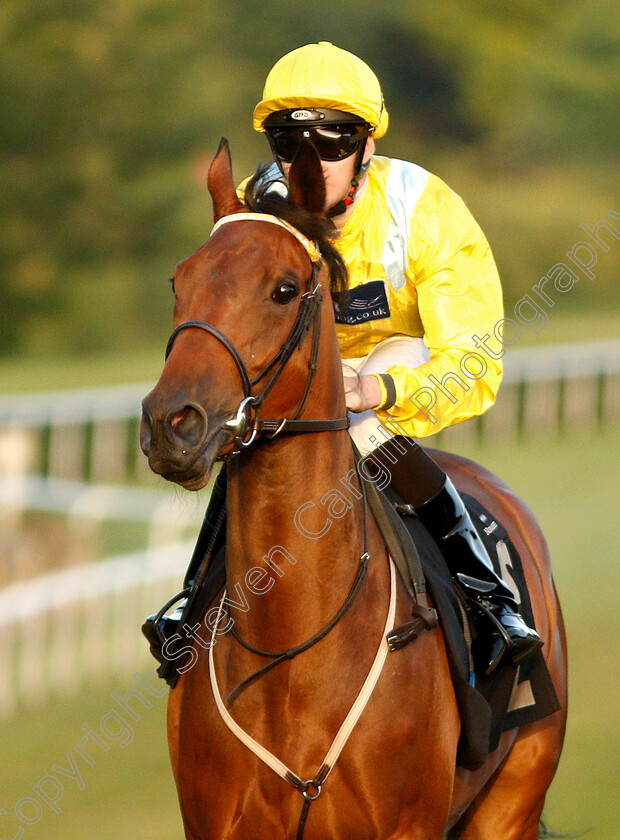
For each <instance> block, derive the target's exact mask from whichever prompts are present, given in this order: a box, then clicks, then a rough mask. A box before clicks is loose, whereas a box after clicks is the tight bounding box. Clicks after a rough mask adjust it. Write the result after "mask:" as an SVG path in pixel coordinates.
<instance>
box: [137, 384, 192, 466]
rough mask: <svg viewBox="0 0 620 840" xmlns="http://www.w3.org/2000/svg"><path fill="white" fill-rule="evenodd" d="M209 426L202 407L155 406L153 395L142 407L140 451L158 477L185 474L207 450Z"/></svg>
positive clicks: (187, 405)
mask: <svg viewBox="0 0 620 840" xmlns="http://www.w3.org/2000/svg"><path fill="white" fill-rule="evenodd" d="M208 428H209V423H208V420H207V415H206V412H205V410H204V409H203V408H202V406H200V405H198V404H197V403H187V404H185V405H181V406H177V407H175V408H173V409H166V408H165V407H159V406H157V405H156V400H155V399H153V398H152V393H151V394H149V396H148V397H146V399H145V400H144V401H143V403H142V420H141V423H140V447H141V449H142V451H143V452H144V454H145V455H146V456H147V458H148V459H149V466H150V468H151V469H152V470H153V472H156V473H158V474H159V475H164V476H166V475H177V474H184V473H186V472H188V471H189V470H191V467H192V465H193V464H194V463H195V461H196V460H197V459H198V457H199V456H200V455H201V454H202V452H203V451H204V449H205V444H206V439H207V432H208Z"/></svg>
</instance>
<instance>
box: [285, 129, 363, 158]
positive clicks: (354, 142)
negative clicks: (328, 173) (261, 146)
mask: <svg viewBox="0 0 620 840" xmlns="http://www.w3.org/2000/svg"><path fill="white" fill-rule="evenodd" d="M367 136H368V132H367V131H358V130H357V129H355V128H354V129H353V130H350V129H349V130H347V131H341V130H340V129H337V128H334V129H331V128H327V127H325V128H322V127H321V128H304V129H283V130H281V131H277V130H271V131H270V132H269V142H270V143H271V148H272V150H273V153H274V154H275V155H276V157H279V158H280V160H282V161H284V163H290V162H291V161H292V160H293V158H294V157H295V152H296V151H297V149H298V147H299V144H300V143H301V141H302V140H303V139H304V138H305V139H306V140H309V141H310V142H311V143H312V145H313V146H314V148H315V149H316V150H317V153H318V155H319V157H320V158H321V160H325V161H334V160H344V159H345V158H347V157H349V156H350V155H352V154H353V153H354V152H356V151H357V149H358V148H359V146H360V143H361V142H362V140H364V139H365V138H366V137H367Z"/></svg>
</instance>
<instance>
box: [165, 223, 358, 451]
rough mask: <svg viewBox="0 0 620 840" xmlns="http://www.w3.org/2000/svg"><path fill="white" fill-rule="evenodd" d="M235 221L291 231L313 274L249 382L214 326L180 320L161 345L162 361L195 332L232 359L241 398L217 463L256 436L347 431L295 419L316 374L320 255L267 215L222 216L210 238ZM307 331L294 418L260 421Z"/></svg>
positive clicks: (341, 424) (334, 423) (345, 421)
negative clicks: (230, 441)
mask: <svg viewBox="0 0 620 840" xmlns="http://www.w3.org/2000/svg"><path fill="white" fill-rule="evenodd" d="M235 221H262V222H270V223H271V224H275V225H278V226H279V227H282V228H284V229H285V230H287V231H288V232H289V233H291V234H292V235H293V236H294V237H295V238H296V239H297V240H298V241H299V242H300V243H301V244H302V245H303V246H304V248H305V249H306V252H307V253H308V256H309V257H310V260H311V261H312V272H311V274H310V277H309V278H308V281H307V283H306V288H305V291H304V293H303V294H302V296H301V301H300V304H299V309H298V311H297V317H296V319H295V323H294V324H293V326H292V328H291V331H290V333H289V335H288V338H287V339H286V341H285V342H284V344H283V345H282V346H281V347H280V349H279V350H278V352H277V353H276V354H275V355H274V356H273V358H272V359H271V360H270V361H269V362H268V363H267V364H266V365H265V367H264V368H263V369H262V371H261V372H260V373H259V374H258V376H257V377H256V378H255V379H251V378H250V374H249V372H248V369H247V367H246V365H245V362H244V361H243V359H242V358H241V355H240V354H239V351H238V350H237V348H236V347H235V345H234V344H233V343H232V341H231V340H230V339H229V338H228V336H226V335H224V333H223V332H222V331H221V330H219V329H218V328H217V327H214V326H213V324H209V323H207V322H206V321H184V322H183V323H182V324H179V325H178V326H177V327H175V329H174V330H173V331H172V334H171V336H170V338H169V339H168V345H167V347H166V359H167V358H168V356H169V355H170V352H171V351H172V347H173V345H174V342H175V340H176V338H177V336H178V335H179V333H180V332H182V331H183V330H187V329H190V328H192V329H200V330H204V332H207V333H209V335H212V336H213V337H214V338H216V339H217V340H218V341H219V342H220V344H222V345H223V346H224V347H225V348H226V350H227V351H228V353H229V354H230V355H231V356H232V359H233V361H234V362H235V364H236V366H237V370H238V371H239V376H240V377H241V382H242V385H243V394H244V397H243V399H242V400H241V402H240V403H239V407H238V409H237V411H236V413H235V414H234V416H233V417H232V418H231V419H230V420H228V421H226V423H225V424H224V427H225V428H226V429H227V430H228V431H229V432H231V434H232V435H233V438H234V442H235V447H236V448H235V449H234V450H233V452H231V453H229V454H227V455H224V456H220V458H219V459H218V460H226V459H228V458H231V457H233V456H234V455H238V454H239V453H240V452H241V451H242V450H243V449H247V447H248V446H251V445H252V444H253V443H254V442H255V441H256V439H257V438H258V437H259V436H261V435H262V436H264V437H269V438H274V437H275V436H276V435H279V434H282V433H294V434H297V433H301V432H328V431H339V430H342V429H348V427H349V418H348V417H340V418H337V419H333V420H299V419H298V417H299V415H300V414H301V412H302V411H303V408H304V405H305V404H306V400H307V398H308V394H309V393H310V387H311V385H312V380H313V379H314V375H315V373H316V370H317V361H318V353H319V343H320V337H321V303H322V300H323V293H322V290H321V283H320V281H319V279H318V276H319V268H320V265H321V255H320V253H319V251H318V248H317V247H316V245H315V244H314V243H313V242H311V241H310V240H309V239H307V238H306V237H305V236H304V235H303V234H302V233H300V231H298V230H297V228H294V227H293V226H292V225H289V224H288V222H285V221H284V220H283V219H279V218H278V217H277V216H272V215H270V214H267V213H233V214H231V215H230V216H224V217H222V218H221V219H219V221H218V222H217V223H216V224H215V225H214V227H213V230H212V232H211V236H213V234H214V233H215V231H216V230H218V229H219V228H220V227H221V226H222V225H224V224H227V223H228V222H235ZM310 329H312V348H311V351H310V361H309V364H308V378H307V379H306V386H305V389H304V393H303V395H302V398H301V400H300V402H299V405H298V406H297V409H296V411H295V414H294V415H293V417H292V418H290V419H288V418H281V419H265V418H261V417H259V411H260V408H261V406H262V404H263V402H264V401H265V398H266V397H267V394H268V393H269V392H270V391H271V389H272V388H273V386H274V385H275V384H276V382H277V381H278V379H279V377H280V375H281V373H282V371H283V370H284V368H285V366H286V364H287V362H288V361H289V359H290V358H291V356H292V355H293V352H294V351H295V350H296V349H297V348H298V347H301V345H302V343H303V340H304V338H305V336H306V333H307V332H309V330H310ZM264 379H266V381H265V382H264V384H263V386H262V389H261V390H260V392H259V393H258V394H253V393H252V391H253V390H254V388H255V387H256V386H257V385H258V384H259V383H260V382H261V381H262V380H264Z"/></svg>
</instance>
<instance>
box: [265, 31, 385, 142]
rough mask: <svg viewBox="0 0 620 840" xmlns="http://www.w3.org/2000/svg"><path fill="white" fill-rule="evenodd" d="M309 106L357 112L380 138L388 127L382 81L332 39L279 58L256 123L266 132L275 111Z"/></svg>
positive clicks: (308, 45)
mask: <svg viewBox="0 0 620 840" xmlns="http://www.w3.org/2000/svg"><path fill="white" fill-rule="evenodd" d="M308 107H315V108H327V109H330V110H334V111H341V112H342V111H344V112H346V113H348V114H355V115H356V116H358V117H361V119H362V120H364V122H367V123H368V124H369V125H371V126H372V128H373V129H374V131H373V135H374V137H377V138H378V137H383V135H384V134H385V132H386V131H387V127H388V121H389V117H388V112H387V111H386V109H385V105H384V104H383V94H382V93H381V85H380V84H379V80H378V79H377V77H376V76H375V74H374V73H373V72H372V70H371V69H370V67H369V66H368V65H367V64H366V63H365V62H363V61H362V60H361V58H358V57H357V56H355V55H353V53H350V52H347V51H346V50H342V49H340V48H339V47H335V46H334V45H333V44H330V43H329V42H328V41H320V42H319V43H318V44H307V45H306V46H305V47H299V49H296V50H293V51H292V52H290V53H287V55H285V56H284V57H283V58H281V59H280V60H279V61H278V62H276V64H275V65H274V66H273V68H272V70H271V71H270V73H269V75H268V76H267V80H266V81H265V88H264V90H263V98H262V100H261V101H260V102H259V103H258V105H257V106H256V108H255V109H254V128H255V129H256V131H265V128H264V125H263V123H264V121H265V119H266V118H267V117H268V116H269V115H270V114H273V113H274V112H276V111H284V110H288V109H294V108H308Z"/></svg>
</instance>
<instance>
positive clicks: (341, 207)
mask: <svg viewBox="0 0 620 840" xmlns="http://www.w3.org/2000/svg"><path fill="white" fill-rule="evenodd" d="M365 151H366V142H365V141H364V143H361V144H360V147H359V150H358V152H357V156H356V158H355V174H354V175H353V180H352V181H351V187H350V188H349V192H348V193H347V195H346V197H345V198H343V199H342V200H341V201H339V202H338V203H337V204H334V206H333V207H330V208H329V210H328V211H327V213H326V214H325V215H326V216H327V218H328V219H333V218H334V217H335V216H341V215H342V214H343V213H346V211H347V210H348V209H349V207H350V206H351V205H352V204H353V202H354V201H355V194H356V193H357V190H358V187H359V185H360V182H359V176H360V175H363V174H364V173H365V172H366V171H367V170H368V167H369V166H370V161H368V162H367V163H363V162H362V161H363V160H364V152H365Z"/></svg>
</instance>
